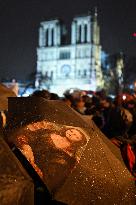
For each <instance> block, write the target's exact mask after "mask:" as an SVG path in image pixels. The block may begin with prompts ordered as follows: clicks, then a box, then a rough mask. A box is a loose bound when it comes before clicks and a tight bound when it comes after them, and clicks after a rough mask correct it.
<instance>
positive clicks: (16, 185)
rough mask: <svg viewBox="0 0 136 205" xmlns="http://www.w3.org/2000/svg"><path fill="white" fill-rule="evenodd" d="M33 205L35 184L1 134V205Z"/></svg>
mask: <svg viewBox="0 0 136 205" xmlns="http://www.w3.org/2000/svg"><path fill="white" fill-rule="evenodd" d="M26 204H27V205H33V204H34V185H33V182H32V180H31V179H30V178H29V176H28V175H27V173H26V172H25V170H24V169H23V167H22V166H21V164H20V162H19V161H18V160H17V159H16V157H15V156H14V154H13V153H12V152H11V150H10V149H9V147H8V146H7V145H6V143H5V142H4V141H3V139H2V137H1V136H0V205H26Z"/></svg>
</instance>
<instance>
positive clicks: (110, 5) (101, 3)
mask: <svg viewBox="0 0 136 205" xmlns="http://www.w3.org/2000/svg"><path fill="white" fill-rule="evenodd" d="M95 6H97V8H98V19H99V24H100V26H101V44H102V48H103V50H105V51H106V52H108V53H110V54H112V53H117V52H119V51H123V52H124V53H126V54H127V55H133V56H136V37H134V36H133V33H135V32H136V0H67V1H66V0H23V1H19V0H0V27H1V28H0V79H2V78H7V79H11V78H16V79H17V80H25V79H28V78H29V76H30V74H31V73H32V72H34V71H35V70H36V47H37V45H38V28H39V25H40V22H41V21H44V20H48V19H53V18H55V17H58V18H61V19H63V20H64V22H65V23H66V25H68V26H69V25H70V23H71V21H72V19H73V17H74V16H76V15H82V14H88V12H89V11H93V9H94V7H95Z"/></svg>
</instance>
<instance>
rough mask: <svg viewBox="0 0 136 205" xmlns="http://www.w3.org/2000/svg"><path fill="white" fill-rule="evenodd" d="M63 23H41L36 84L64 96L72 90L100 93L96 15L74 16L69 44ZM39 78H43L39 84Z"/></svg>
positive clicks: (99, 50)
mask: <svg viewBox="0 0 136 205" xmlns="http://www.w3.org/2000/svg"><path fill="white" fill-rule="evenodd" d="M65 36H66V30H65V27H64V25H63V24H62V23H61V21H60V20H58V19H55V20H49V21H44V22H41V24H40V28H39V46H38V48H37V76H39V75H38V74H40V77H37V79H36V83H37V85H38V84H39V82H40V86H42V88H45V89H49V90H50V91H51V92H56V93H58V94H60V95H61V94H62V93H63V92H64V91H65V90H67V89H69V88H78V89H82V90H97V89H100V88H102V87H103V76H102V70H101V45H100V27H99V25H98V20H97V12H95V14H94V15H93V16H91V15H87V16H79V17H75V18H74V19H73V21H72V24H71V37H70V43H69V44H68V43H65ZM40 79H43V80H41V81H40Z"/></svg>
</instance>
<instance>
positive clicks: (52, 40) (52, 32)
mask: <svg viewBox="0 0 136 205" xmlns="http://www.w3.org/2000/svg"><path fill="white" fill-rule="evenodd" d="M53 45H54V29H53V28H52V29H51V46H53Z"/></svg>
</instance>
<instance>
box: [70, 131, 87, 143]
mask: <svg viewBox="0 0 136 205" xmlns="http://www.w3.org/2000/svg"><path fill="white" fill-rule="evenodd" d="M66 137H67V138H68V139H69V140H70V141H71V142H79V141H82V140H83V134H81V132H79V131H78V130H77V129H69V130H67V131H66Z"/></svg>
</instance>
